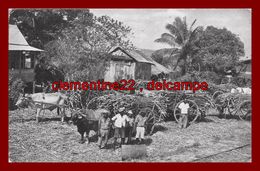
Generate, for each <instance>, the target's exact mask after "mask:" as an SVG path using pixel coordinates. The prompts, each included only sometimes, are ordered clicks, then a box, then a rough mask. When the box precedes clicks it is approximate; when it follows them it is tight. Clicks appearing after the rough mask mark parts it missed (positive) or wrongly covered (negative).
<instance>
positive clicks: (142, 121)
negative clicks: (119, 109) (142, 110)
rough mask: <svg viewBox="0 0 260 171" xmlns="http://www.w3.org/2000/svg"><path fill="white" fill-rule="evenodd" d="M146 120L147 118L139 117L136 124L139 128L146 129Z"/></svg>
mask: <svg viewBox="0 0 260 171" xmlns="http://www.w3.org/2000/svg"><path fill="white" fill-rule="evenodd" d="M146 119H147V117H142V116H141V115H137V116H136V118H135V123H137V126H138V127H144V126H145V121H146Z"/></svg>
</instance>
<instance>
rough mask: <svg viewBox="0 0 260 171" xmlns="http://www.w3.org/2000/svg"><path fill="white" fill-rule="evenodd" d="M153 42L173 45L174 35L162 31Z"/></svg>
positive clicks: (174, 42)
mask: <svg viewBox="0 0 260 171" xmlns="http://www.w3.org/2000/svg"><path fill="white" fill-rule="evenodd" d="M155 42H159V43H166V44H168V45H170V46H173V47H174V46H176V40H175V37H174V36H172V35H171V34H169V33H163V34H162V35H161V37H160V38H159V39H156V40H155Z"/></svg>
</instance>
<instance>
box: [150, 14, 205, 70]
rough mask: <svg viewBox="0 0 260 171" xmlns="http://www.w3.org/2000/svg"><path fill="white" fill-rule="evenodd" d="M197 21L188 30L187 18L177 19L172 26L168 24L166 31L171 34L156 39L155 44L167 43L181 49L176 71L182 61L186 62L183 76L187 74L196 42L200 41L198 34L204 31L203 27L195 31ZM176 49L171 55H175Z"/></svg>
mask: <svg viewBox="0 0 260 171" xmlns="http://www.w3.org/2000/svg"><path fill="white" fill-rule="evenodd" d="M195 23H196V19H195V20H194V21H193V22H192V24H191V26H190V27H189V28H188V25H187V22H186V17H184V18H183V20H182V19H181V18H180V17H176V18H175V20H174V21H173V23H172V24H167V25H166V29H167V30H168V31H169V33H163V34H162V35H161V37H160V38H158V39H156V40H155V42H159V43H166V44H168V45H170V46H172V47H174V48H179V51H178V53H179V57H178V60H177V63H176V65H175V67H174V70H175V69H176V67H177V66H178V65H179V62H180V61H183V62H184V67H182V75H184V74H185V73H186V67H185V66H186V64H187V58H188V56H190V55H191V53H192V49H193V47H194V42H195V41H196V40H197V39H198V33H199V32H200V31H201V30H202V27H196V28H195V29H193V26H194V24H195ZM174 51H175V49H174V50H173V51H172V53H171V54H170V57H171V56H172V55H173V53H174Z"/></svg>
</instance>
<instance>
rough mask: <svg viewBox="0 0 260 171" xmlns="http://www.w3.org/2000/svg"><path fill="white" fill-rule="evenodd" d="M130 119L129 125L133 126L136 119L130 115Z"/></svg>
mask: <svg viewBox="0 0 260 171" xmlns="http://www.w3.org/2000/svg"><path fill="white" fill-rule="evenodd" d="M128 119H129V120H128V123H129V126H130V127H133V126H134V121H135V119H134V118H129V117H128Z"/></svg>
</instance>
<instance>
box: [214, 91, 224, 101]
mask: <svg viewBox="0 0 260 171" xmlns="http://www.w3.org/2000/svg"><path fill="white" fill-rule="evenodd" d="M220 94H223V91H216V92H214V93H213V95H212V99H213V100H214V101H215V100H216V99H217V97H218V96H219V95H220Z"/></svg>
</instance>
